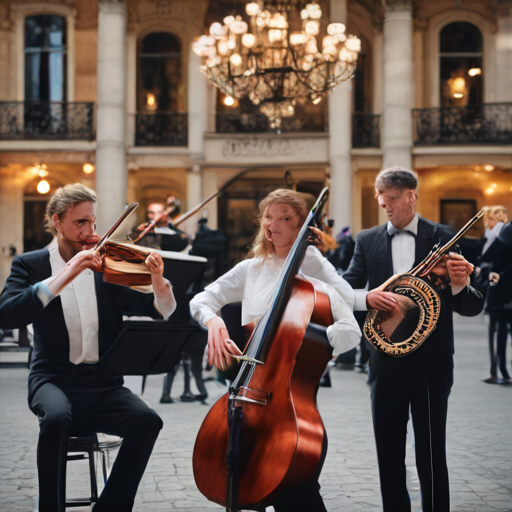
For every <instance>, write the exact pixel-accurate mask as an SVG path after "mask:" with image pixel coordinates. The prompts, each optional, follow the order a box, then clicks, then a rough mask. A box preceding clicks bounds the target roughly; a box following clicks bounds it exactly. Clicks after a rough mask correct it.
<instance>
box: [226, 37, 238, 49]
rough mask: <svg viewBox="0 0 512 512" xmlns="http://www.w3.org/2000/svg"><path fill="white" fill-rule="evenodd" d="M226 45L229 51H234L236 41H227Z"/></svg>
mask: <svg viewBox="0 0 512 512" xmlns="http://www.w3.org/2000/svg"><path fill="white" fill-rule="evenodd" d="M227 45H228V48H229V49H230V50H234V49H235V48H236V41H235V40H234V39H229V40H228V42H227Z"/></svg>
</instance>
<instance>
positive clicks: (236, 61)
mask: <svg viewBox="0 0 512 512" xmlns="http://www.w3.org/2000/svg"><path fill="white" fill-rule="evenodd" d="M229 61H230V62H231V64H233V66H240V64H242V57H241V56H240V55H239V54H238V53H233V55H231V57H230V58H229Z"/></svg>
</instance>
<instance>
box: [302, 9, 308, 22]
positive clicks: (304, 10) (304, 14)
mask: <svg viewBox="0 0 512 512" xmlns="http://www.w3.org/2000/svg"><path fill="white" fill-rule="evenodd" d="M300 17H301V18H302V19H303V20H307V19H308V18H309V12H308V11H307V10H306V9H302V11H300Z"/></svg>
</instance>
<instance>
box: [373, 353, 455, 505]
mask: <svg viewBox="0 0 512 512" xmlns="http://www.w3.org/2000/svg"><path fill="white" fill-rule="evenodd" d="M417 355H419V354H411V355H409V356H406V357H404V358H400V359H393V360H392V361H387V362H386V363H387V364H386V365H385V366H384V367H382V366H383V365H380V366H379V368H378V370H377V371H376V372H375V365H373V364H371V365H370V385H371V398H372V415H373V428H374V433H375V440H376V446H377V458H378V463H379V476H380V486H381V494H382V502H383V508H384V512H410V510H411V502H410V499H409V494H408V492H407V487H406V468H405V450H406V446H405V444H406V435H407V422H408V419H409V406H410V408H411V415H412V423H413V427H414V436H415V449H416V465H417V469H418V477H419V480H420V488H421V497H422V506H423V512H449V510H450V493H449V479H448V467H447V464H446V417H447V412H448V396H449V394H450V389H451V386H452V383H453V363H452V358H451V356H449V357H444V358H441V359H440V360H439V361H436V362H435V363H432V364H431V366H430V367H429V365H427V364H426V363H425V362H424V360H423V358H422V357H415V356H417ZM382 357H388V358H389V356H382ZM372 372H373V375H372ZM375 373H377V375H375Z"/></svg>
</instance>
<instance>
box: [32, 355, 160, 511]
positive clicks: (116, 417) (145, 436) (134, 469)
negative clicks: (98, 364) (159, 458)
mask: <svg viewBox="0 0 512 512" xmlns="http://www.w3.org/2000/svg"><path fill="white" fill-rule="evenodd" d="M81 366H83V365H81ZM87 371H88V373H89V379H88V383H89V384H91V381H96V384H101V379H100V378H99V377H98V378H96V377H95V376H94V370H90V369H88V370H87ZM78 373H79V371H78ZM91 373H92V379H91ZM30 408H31V410H32V412H34V414H36V415H37V416H38V417H39V423H40V431H39V442H38V446H37V469H38V477H39V510H40V512H64V511H65V488H66V454H67V443H68V437H69V436H70V435H84V434H87V433H89V434H90V432H91V431H96V432H103V433H105V434H111V435H117V436H120V437H122V438H123V444H122V446H121V448H120V450H119V454H118V455H117V457H116V460H115V463H114V466H113V468H112V472H111V474H110V477H109V479H108V481H107V485H106V486H105V489H104V490H103V492H102V493H101V496H100V498H99V500H98V503H97V504H96V506H95V508H94V512H112V511H116V512H129V511H131V510H132V508H133V502H134V499H135V495H136V493H137V488H138V486H139V482H140V480H141V478H142V475H143V474H144V471H145V469H146V465H147V463H148V460H149V457H150V456H151V452H152V450H153V446H154V444H155V441H156V438H157V437H158V434H159V432H160V430H161V428H162V426H163V423H162V420H161V419H160V417H159V416H158V414H157V413H156V412H155V411H153V410H152V409H150V408H149V407H148V406H147V405H146V404H145V403H144V402H143V401H142V400H141V399H139V398H138V397H137V396H136V395H134V394H133V393H132V392H131V391H130V390H129V389H127V388H125V387H121V386H117V387H114V388H111V389H108V388H105V389H101V388H100V387H95V386H94V385H93V386H92V387H89V388H82V387H81V386H80V380H77V381H76V382H74V383H70V382H69V380H68V382H67V385H66V387H65V388H64V389H61V387H60V386H58V385H55V384H52V383H46V384H43V385H42V386H41V387H40V388H39V389H38V390H37V392H36V393H35V395H34V398H33V400H32V403H31V404H30Z"/></svg>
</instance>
